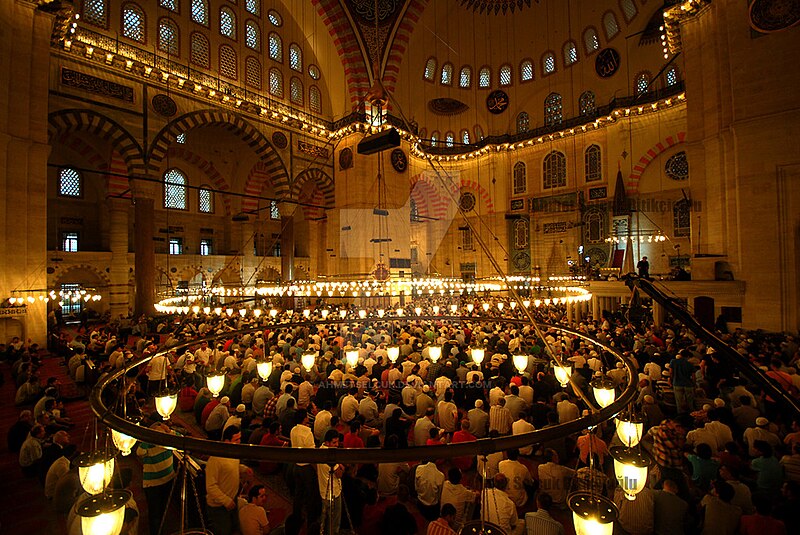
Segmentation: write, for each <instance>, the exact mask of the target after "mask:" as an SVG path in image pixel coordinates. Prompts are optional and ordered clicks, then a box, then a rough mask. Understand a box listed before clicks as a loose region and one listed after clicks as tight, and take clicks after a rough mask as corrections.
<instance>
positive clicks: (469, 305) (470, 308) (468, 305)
mask: <svg viewBox="0 0 800 535" xmlns="http://www.w3.org/2000/svg"><path fill="white" fill-rule="evenodd" d="M473 310H475V305H473V304H472V303H467V312H469V313H470V314H472V311H473Z"/></svg>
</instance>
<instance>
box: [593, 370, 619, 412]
mask: <svg viewBox="0 0 800 535" xmlns="http://www.w3.org/2000/svg"><path fill="white" fill-rule="evenodd" d="M589 384H590V385H591V387H592V391H593V392H594V399H595V401H597V404H598V405H600V408H602V409H605V408H606V407H608V406H609V405H611V404H612V403H614V400H615V399H616V398H617V391H616V389H615V388H614V381H612V380H611V379H609V378H608V377H598V378H596V379H594V380H592V382H591V383H589Z"/></svg>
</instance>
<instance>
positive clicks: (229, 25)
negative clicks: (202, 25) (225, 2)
mask: <svg viewBox="0 0 800 535" xmlns="http://www.w3.org/2000/svg"><path fill="white" fill-rule="evenodd" d="M219 33H221V34H222V35H224V36H225V37H230V38H231V39H236V15H235V14H234V12H233V11H232V10H231V8H229V7H227V6H223V7H221V8H220V10H219Z"/></svg>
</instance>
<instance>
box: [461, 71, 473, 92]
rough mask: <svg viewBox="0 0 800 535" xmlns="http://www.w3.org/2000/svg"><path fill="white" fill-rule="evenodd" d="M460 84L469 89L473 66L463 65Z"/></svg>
mask: <svg viewBox="0 0 800 535" xmlns="http://www.w3.org/2000/svg"><path fill="white" fill-rule="evenodd" d="M458 85H459V87H463V88H464V89H467V88H469V87H470V86H471V85H472V67H470V66H469V65H464V66H463V67H461V73H460V74H459V76H458Z"/></svg>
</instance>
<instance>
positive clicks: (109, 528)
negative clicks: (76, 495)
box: [76, 490, 132, 535]
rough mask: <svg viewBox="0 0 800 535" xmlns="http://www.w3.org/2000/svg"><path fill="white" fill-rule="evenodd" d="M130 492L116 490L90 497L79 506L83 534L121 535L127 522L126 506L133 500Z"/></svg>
mask: <svg viewBox="0 0 800 535" xmlns="http://www.w3.org/2000/svg"><path fill="white" fill-rule="evenodd" d="M131 497H132V494H131V492H130V491H128V490H114V491H111V492H104V493H103V494H100V495H97V496H90V497H89V498H86V499H85V500H83V501H81V502H80V503H79V504H78V508H77V511H76V512H77V514H78V518H80V519H81V532H82V533H84V534H85V535H119V533H120V532H121V531H122V525H123V523H124V522H125V504H126V503H128V501H129V500H130V499H131Z"/></svg>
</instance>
